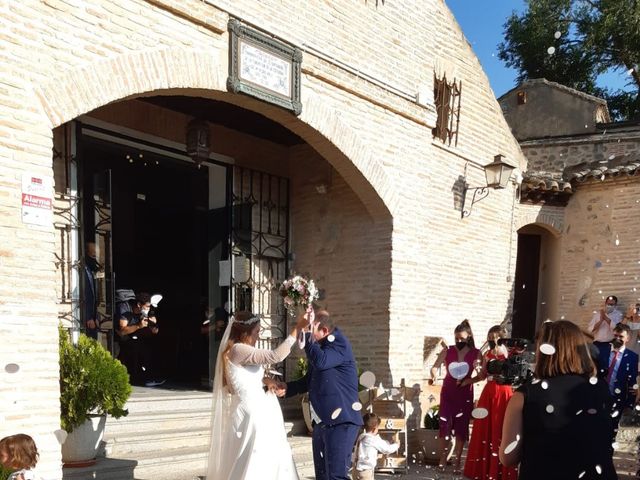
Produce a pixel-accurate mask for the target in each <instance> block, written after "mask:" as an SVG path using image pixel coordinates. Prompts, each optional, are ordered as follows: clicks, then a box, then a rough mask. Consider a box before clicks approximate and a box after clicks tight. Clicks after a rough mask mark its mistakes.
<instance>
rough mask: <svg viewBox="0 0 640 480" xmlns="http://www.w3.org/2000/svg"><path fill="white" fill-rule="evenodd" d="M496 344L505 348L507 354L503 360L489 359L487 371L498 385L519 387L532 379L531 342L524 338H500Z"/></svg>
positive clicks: (533, 360)
mask: <svg viewBox="0 0 640 480" xmlns="http://www.w3.org/2000/svg"><path fill="white" fill-rule="evenodd" d="M498 345H503V346H504V347H506V348H507V351H508V352H509V356H508V357H507V358H506V359H504V360H495V359H494V360H490V361H489V363H487V372H488V373H489V375H491V376H492V377H493V379H494V380H495V381H496V383H498V384H500V385H513V386H514V387H519V386H520V385H523V384H525V383H527V382H530V381H531V380H532V379H533V368H534V364H535V353H534V352H533V351H532V349H531V342H530V341H529V340H527V339H525V338H501V339H499V340H498Z"/></svg>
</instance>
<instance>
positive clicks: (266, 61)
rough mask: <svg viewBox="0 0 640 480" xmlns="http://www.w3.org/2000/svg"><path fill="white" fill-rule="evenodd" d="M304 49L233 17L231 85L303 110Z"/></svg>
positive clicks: (276, 103)
mask: <svg viewBox="0 0 640 480" xmlns="http://www.w3.org/2000/svg"><path fill="white" fill-rule="evenodd" d="M301 64H302V52H301V51H300V49H298V48H295V47H292V46H291V45H288V44H286V43H284V42H281V41H279V40H276V39H275V38H273V37H270V36H268V35H266V34H264V33H262V32H259V31H257V30H254V29H252V28H249V27H247V26H246V25H243V24H242V23H241V22H240V21H238V20H236V19H231V20H229V78H228V79H227V89H228V90H229V91H230V92H233V93H244V94H246V95H250V96H252V97H256V98H259V99H260V100H263V101H265V102H269V103H273V104H274V105H278V106H280V107H283V108H286V109H287V110H291V111H292V112H293V113H294V114H295V115H300V112H302V103H301V102H300V66H301Z"/></svg>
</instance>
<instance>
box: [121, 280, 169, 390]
mask: <svg viewBox="0 0 640 480" xmlns="http://www.w3.org/2000/svg"><path fill="white" fill-rule="evenodd" d="M119 310H120V312H119V314H118V316H119V320H118V335H119V339H120V361H121V362H122V363H123V364H124V365H125V366H126V367H127V371H128V372H129V377H130V379H131V383H132V384H133V385H144V386H147V387H155V386H158V385H162V384H163V383H164V382H165V381H164V380H155V379H154V378H153V376H152V375H153V360H152V356H151V350H150V348H149V345H148V340H149V337H151V336H153V335H157V334H158V332H159V329H158V323H157V319H156V317H155V313H154V312H152V311H151V295H149V294H148V293H145V292H141V293H138V294H137V295H136V298H135V301H132V302H131V303H130V308H129V309H126V308H120V309H119Z"/></svg>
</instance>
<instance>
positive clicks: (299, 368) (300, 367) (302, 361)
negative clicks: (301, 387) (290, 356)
mask: <svg viewBox="0 0 640 480" xmlns="http://www.w3.org/2000/svg"><path fill="white" fill-rule="evenodd" d="M307 370H309V363H308V362H307V359H306V358H305V357H300V358H299V359H298V361H297V362H296V371H295V372H294V373H293V379H294V380H298V379H300V378H302V377H304V376H305V375H306V374H307Z"/></svg>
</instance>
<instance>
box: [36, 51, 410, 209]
mask: <svg viewBox="0 0 640 480" xmlns="http://www.w3.org/2000/svg"><path fill="white" fill-rule="evenodd" d="M226 72H227V65H226V63H225V62H223V61H221V59H220V57H218V56H216V55H212V54H211V53H210V52H208V51H203V50H191V49H184V48H179V49H178V48H175V49H173V48H169V49H158V50H152V51H144V52H133V53H128V54H123V55H120V56H118V57H115V58H109V59H106V60H103V61H100V62H95V63H91V64H88V65H85V66H83V67H81V68H78V69H75V70H71V71H67V72H64V73H63V74H61V75H59V76H57V77H53V78H51V79H49V80H47V81H46V82H44V83H43V84H41V85H39V86H37V87H36V88H35V89H34V90H35V92H34V93H35V96H36V97H37V98H38V99H39V101H40V103H41V105H42V109H43V111H44V114H45V115H46V117H47V119H48V121H49V123H50V127H51V128H52V129H53V128H55V127H57V126H59V125H62V124H63V123H65V122H68V121H70V120H73V119H74V118H77V117H78V116H80V115H82V114H84V113H87V112H89V111H91V110H94V109H96V108H98V107H101V106H104V105H107V104H109V103H112V102H116V101H121V100H126V99H130V98H135V97H140V96H145V95H163V94H166V95H185V96H198V97H207V98H215V99H221V100H224V101H226V102H229V103H233V104H236V105H239V106H242V107H244V108H247V109H250V110H253V111H256V112H258V113H260V114H262V115H265V116H266V117H269V118H271V119H272V120H274V121H276V122H278V123H281V124H282V125H284V126H285V127H287V128H289V129H290V130H291V131H293V132H294V133H296V134H297V135H298V136H300V137H301V138H303V139H304V140H305V141H307V143H309V144H310V145H311V146H312V147H313V148H314V149H315V150H317V151H318V152H319V153H320V154H321V155H322V156H323V157H324V158H325V159H326V160H327V162H329V163H330V164H331V165H332V166H333V167H334V168H335V169H336V170H337V171H338V173H340V175H341V176H342V177H343V178H344V179H345V181H346V182H347V183H348V184H349V186H350V187H351V188H352V189H353V191H354V192H355V193H356V194H357V195H358V197H359V198H360V199H361V201H362V202H363V204H364V205H365V207H366V208H367V210H368V212H369V213H370V214H371V216H372V217H373V218H374V219H376V220H379V219H385V218H389V216H393V215H394V213H395V212H396V210H397V209H398V208H399V200H398V194H397V192H396V190H395V188H394V185H393V183H392V181H391V178H390V177H389V175H388V173H387V172H386V171H385V169H384V167H383V166H382V165H381V163H380V162H379V161H378V159H377V158H376V156H374V155H373V152H372V151H371V150H370V149H369V148H368V146H367V145H366V144H365V143H364V142H363V141H362V140H360V139H359V137H358V135H357V133H356V132H355V131H354V130H353V129H352V128H351V127H349V126H348V125H346V124H345V123H344V122H343V121H341V120H340V118H339V116H338V115H337V113H336V112H335V111H334V110H333V109H331V108H329V107H327V106H326V104H325V103H324V102H323V101H322V99H321V98H319V97H318V96H317V95H316V94H314V93H313V92H311V91H309V90H305V89H303V96H302V103H303V112H302V114H301V115H300V117H294V116H293V115H291V114H290V113H289V112H286V111H284V110H282V109H280V108H277V107H274V106H272V105H268V104H265V103H263V102H260V101H258V100H254V99H252V98H249V97H246V96H242V95H235V94H230V93H227V92H226V86H225V85H226V76H227V74H226Z"/></svg>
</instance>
